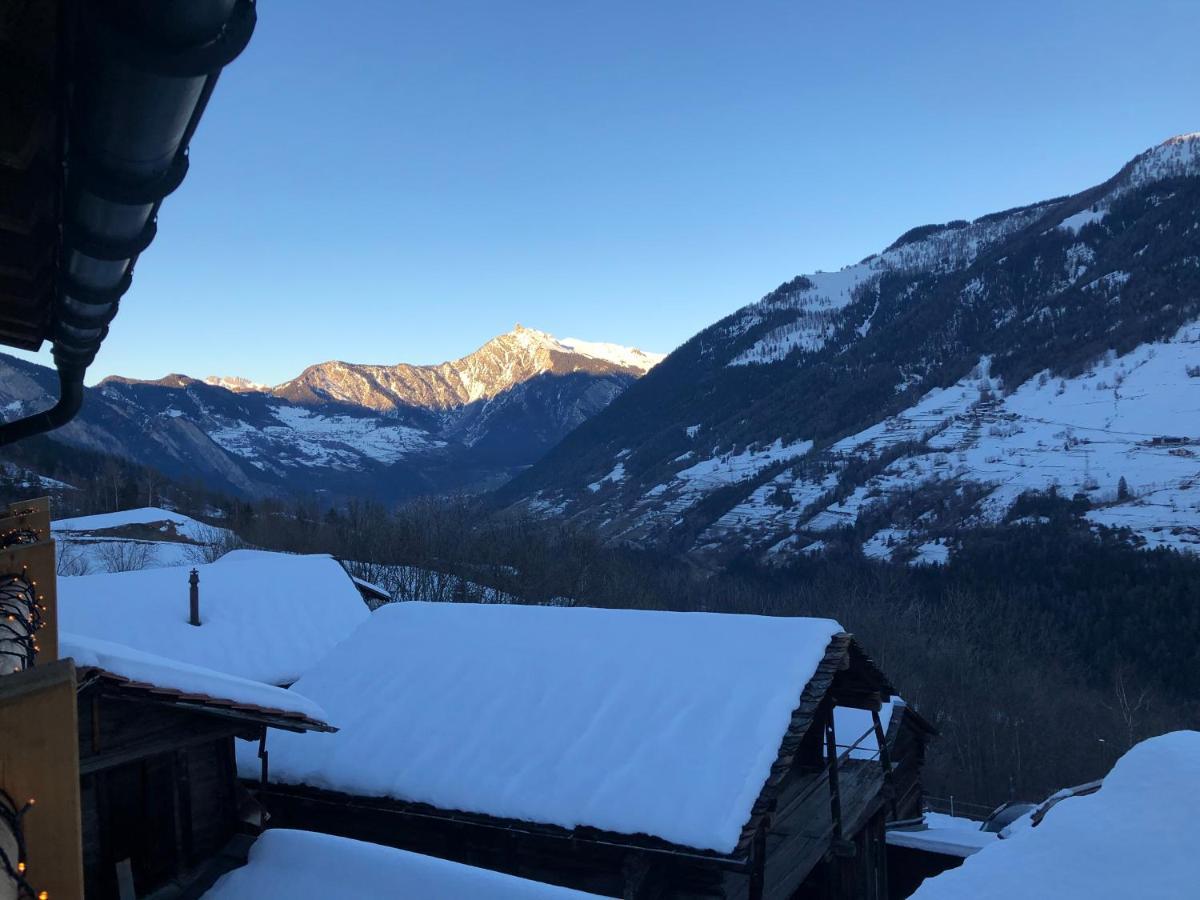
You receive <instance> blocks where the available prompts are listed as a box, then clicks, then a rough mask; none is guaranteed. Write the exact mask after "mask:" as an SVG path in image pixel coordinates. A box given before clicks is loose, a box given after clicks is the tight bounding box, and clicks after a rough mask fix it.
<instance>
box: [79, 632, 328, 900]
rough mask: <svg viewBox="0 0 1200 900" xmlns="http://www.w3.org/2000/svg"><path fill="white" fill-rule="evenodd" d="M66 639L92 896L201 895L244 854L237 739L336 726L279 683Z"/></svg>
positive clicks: (95, 899) (114, 899)
mask: <svg viewBox="0 0 1200 900" xmlns="http://www.w3.org/2000/svg"><path fill="white" fill-rule="evenodd" d="M62 644H63V654H64V655H69V656H72V657H73V658H74V659H75V662H76V682H77V709H78V723H79V724H78V735H79V775H80V788H81V791H80V795H81V808H82V835H83V869H84V885H85V889H86V896H87V898H88V900H109V898H111V900H118V898H120V900H124V898H127V897H146V896H149V895H151V894H153V896H154V897H155V898H162V900H165V898H169V897H185V896H196V895H197V894H196V893H195V891H196V890H197V889H198V888H199V887H200V886H204V885H207V884H211V882H212V880H213V879H214V878H215V877H216V876H217V875H219V874H220V873H221V872H223V871H225V870H226V869H228V868H229V867H230V866H232V865H236V864H237V862H239V861H240V859H239V858H238V855H237V854H236V853H234V854H230V853H223V851H224V850H225V848H226V847H227V845H229V844H230V842H231V841H232V840H233V839H234V838H235V836H236V834H237V833H238V830H239V822H240V819H241V815H240V813H239V807H240V806H241V805H242V799H241V797H242V796H244V794H245V791H244V789H243V788H241V787H240V786H239V784H238V782H237V777H236V769H235V762H234V739H235V738H245V739H248V740H253V741H256V742H258V741H261V740H262V737H263V734H264V733H265V730H266V729H267V728H278V729H284V730H287V731H292V732H303V731H311V730H316V731H330V730H332V729H331V727H330V726H329V725H327V724H326V723H325V722H324V720H323V716H322V714H321V713H320V711H319V710H318V709H317V708H316V707H315V706H313V705H312V704H309V703H308V702H307V701H305V700H304V698H303V697H300V696H298V695H295V694H292V693H291V692H288V691H284V690H281V689H279V688H275V687H272V686H269V685H259V684H254V683H253V682H249V681H244V680H242V679H237V678H233V677H230V676H227V675H222V674H220V673H217V672H210V671H206V670H203V669H200V668H198V667H193V666H186V665H183V664H180V663H177V662H175V661H172V660H166V659H162V658H160V657H153V656H150V655H148V654H142V653H139V652H138V651H135V650H132V649H131V648H126V647H121V646H120V645H116V644H111V643H108V642H102V641H91V640H88V639H83V638H78V637H76V636H73V635H69V634H64V635H63V636H62ZM189 889H190V890H191V891H192V893H188V891H189Z"/></svg>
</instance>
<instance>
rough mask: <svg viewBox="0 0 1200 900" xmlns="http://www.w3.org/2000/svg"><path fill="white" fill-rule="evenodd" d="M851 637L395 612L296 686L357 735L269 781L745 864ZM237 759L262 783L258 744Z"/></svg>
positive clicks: (560, 614) (827, 628)
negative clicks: (787, 744)
mask: <svg viewBox="0 0 1200 900" xmlns="http://www.w3.org/2000/svg"><path fill="white" fill-rule="evenodd" d="M840 630H841V628H840V626H839V625H838V624H837V623H836V622H833V621H831V620H828V619H799V618H766V617H760V616H743V615H720V614H705V613H673V612H650V611H641V610H610V609H589V608H582V607H574V608H561V607H540V606H491V605H478V604H459V603H394V604H389V605H387V606H384V607H381V608H380V609H378V610H377V611H376V612H374V613H372V615H371V620H370V621H369V622H366V623H364V624H363V625H362V626H361V627H359V629H358V630H357V631H355V632H354V634H353V635H352V636H351V637H350V638H349V639H347V640H345V641H344V642H342V643H341V644H340V645H338V646H337V647H336V648H334V649H333V651H332V652H330V653H329V655H328V656H326V657H325V658H324V659H323V660H321V662H320V663H318V664H317V665H316V666H315V667H313V668H312V669H311V670H309V671H308V672H307V673H306V674H305V675H304V676H303V677H302V678H301V679H300V680H299V681H298V682H297V683H296V685H295V689H296V690H298V691H299V692H301V693H302V694H304V695H305V696H308V697H311V698H312V699H313V700H315V701H316V702H318V703H320V704H321V705H322V706H323V707H324V708H325V709H327V710H328V711H329V714H330V715H331V716H332V717H333V719H334V721H335V722H336V724H337V725H338V727H339V728H340V729H341V731H339V732H338V733H337V734H336V735H305V736H304V738H305V739H304V740H292V738H293V737H296V736H294V735H289V734H280V735H273V736H272V740H271V746H270V753H271V768H270V774H271V777H272V778H273V779H274V780H276V781H278V782H282V783H287V784H308V785H311V786H314V787H319V788H327V789H331V790H337V791H344V792H348V793H351V794H357V795H364V796H378V797H392V798H395V799H400V800H406V801H414V802H420V803H429V804H431V805H433V806H437V807H439V808H442V809H447V810H463V811H469V812H476V813H485V814H488V815H492V816H498V817H503V818H513V819H520V820H526V821H532V822H538V823H544V824H553V825H560V826H562V827H564V828H574V827H576V826H580V825H588V826H593V827H596V828H601V829H606V830H610V831H615V832H620V833H623V834H636V833H645V834H650V835H655V836H658V837H661V838H664V839H666V840H669V841H673V842H676V843H679V844H684V845H687V846H690V847H696V848H705V849H709V848H710V849H713V850H718V851H722V852H728V851H731V850H732V849H733V848H734V847H735V845H736V844H737V841H738V838H739V836H740V833H741V829H742V826H743V825H744V824H745V822H746V821H747V820H748V818H749V815H750V810H751V807H752V805H753V803H754V801H755V800H756V799H757V797H758V795H759V793H760V791H761V789H762V786H763V783H764V782H765V780H766V778H767V776H768V774H769V772H770V768H771V765H772V763H773V762H774V761H775V759H776V757H777V754H778V752H779V745H780V740H781V739H782V737H783V735H784V733H785V731H786V730H787V727H788V723H789V722H790V720H791V716H792V711H793V710H794V709H795V708H796V705H797V702H798V700H799V698H800V695H801V692H802V691H803V689H804V686H805V685H806V684H807V682H808V680H809V679H810V678H811V677H812V674H813V672H814V671H815V670H816V667H817V665H818V663H819V662H820V660H821V658H822V656H823V654H824V652H825V649H826V646H827V645H828V642H829V639H830V637H831V636H832V635H833V634H835V633H837V632H839V631H840ZM498 685H501V686H503V690H497V686H498ZM239 753H240V754H241V756H240V763H241V765H243V766H245V767H246V769H245V770H246V771H249V769H251V768H252V769H254V771H255V772H257V771H258V766H257V758H256V757H255V750H254V748H253V747H251V746H250V745H245V746H243V747H241V748H239Z"/></svg>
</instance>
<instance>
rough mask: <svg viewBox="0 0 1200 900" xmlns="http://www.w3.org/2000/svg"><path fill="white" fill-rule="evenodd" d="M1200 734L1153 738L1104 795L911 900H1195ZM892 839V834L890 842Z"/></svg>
mask: <svg viewBox="0 0 1200 900" xmlns="http://www.w3.org/2000/svg"><path fill="white" fill-rule="evenodd" d="M1197 808H1200V732H1196V731H1177V732H1174V733H1172V734H1164V735H1161V736H1160V737H1156V738H1151V739H1150V740H1148V741H1143V742H1142V743H1140V744H1138V745H1137V746H1135V747H1134V748H1133V749H1132V750H1130V751H1129V752H1128V753H1126V754H1125V755H1124V756H1123V757H1121V758H1120V759H1119V760H1118V761H1117V763H1116V765H1115V766H1113V769H1112V771H1111V772H1110V773H1109V774H1108V776H1107V777H1106V778H1105V779H1104V784H1103V785H1102V786H1101V788H1100V790H1099V791H1097V792H1096V793H1094V794H1090V795H1087V796H1078V797H1068V798H1067V799H1065V800H1062V801H1060V802H1059V803H1057V804H1056V805H1055V806H1054V807H1052V808H1051V809H1050V811H1049V812H1048V813H1047V814H1046V817H1045V818H1044V819H1043V820H1042V822H1041V824H1040V825H1038V826H1037V827H1035V828H1025V829H1021V830H1018V831H1015V832H1014V833H1013V834H1012V836H1011V837H1009V838H1008V839H1006V840H1002V841H996V842H994V843H992V844H991V845H990V846H988V847H986V848H985V849H984V850H982V851H981V852H979V853H976V854H975V855H973V856H971V857H970V858H969V859H968V860H966V862H964V863H963V865H962V866H961V867H960V868H957V869H952V870H950V871H948V872H943V873H942V874H941V875H938V876H936V877H935V878H931V879H929V880H928V881H926V882H925V883H924V884H922V885H921V887H920V888H918V889H917V892H916V893H915V894H914V895H913V900H951V898H953V900H960V898H963V897H971V898H973V900H1011V898H1013V897H1022V898H1029V900H1042V898H1045V900H1051V898H1053V900H1084V898H1086V900H1109V898H1111V900H1127V898H1131V897H1138V898H1156V900H1157V898H1162V900H1168V898H1171V900H1173V898H1179V900H1183V898H1186V897H1195V896H1196V895H1197V891H1196V887H1197V884H1198V881H1197V874H1196V850H1195V843H1196V809H1197ZM891 836H892V833H889V842H890V841H891Z"/></svg>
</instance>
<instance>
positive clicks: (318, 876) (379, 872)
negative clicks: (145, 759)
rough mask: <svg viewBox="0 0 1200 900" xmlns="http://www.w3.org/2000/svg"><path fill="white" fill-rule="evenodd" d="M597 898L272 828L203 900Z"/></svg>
mask: <svg viewBox="0 0 1200 900" xmlns="http://www.w3.org/2000/svg"><path fill="white" fill-rule="evenodd" d="M595 896H596V895H595V894H585V893H582V892H580V891H573V890H570V889H569V888H564V887H558V886H557V885H551V884H541V883H539V882H536V881H528V880H527V879H524V878H517V877H515V876H513V875H505V874H503V873H501V872H493V871H491V870H489V869H479V868H476V867H474V866H466V865H463V864H461V863H455V862H450V861H449V860H445V859H438V858H437V857H434V856H422V855H420V854H418V853H410V852H409V851H407V850H397V849H396V848H394V847H383V846H380V845H379V844H369V843H366V842H364V841H355V840H351V839H350V838H344V837H335V836H334V835H330V834H318V833H316V832H312V831H292V830H290V829H285V828H272V829H270V830H269V831H266V832H264V833H263V835H262V836H261V837H259V839H258V840H257V841H255V843H254V846H253V847H251V848H250V861H249V862H248V863H247V864H246V865H245V866H243V867H242V868H240V869H235V870H233V871H232V872H229V873H227V874H226V875H224V876H222V878H221V880H220V881H218V882H217V883H216V884H215V885H213V887H212V889H211V890H209V891H208V893H206V894H205V895H204V900H245V898H247V897H255V898H260V900H283V898H288V900H305V898H312V900H316V898H320V900H365V898H384V897H408V898H420V897H427V898H431V900H433V898H457V897H471V898H477V900H585V898H594V897H595Z"/></svg>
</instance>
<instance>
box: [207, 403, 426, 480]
mask: <svg viewBox="0 0 1200 900" xmlns="http://www.w3.org/2000/svg"><path fill="white" fill-rule="evenodd" d="M272 412H273V414H274V416H275V418H276V419H277V420H278V421H279V424H278V425H268V426H266V427H263V428H256V427H254V426H251V425H248V424H246V423H244V422H239V423H236V424H233V425H230V426H229V427H227V428H221V429H214V430H213V431H211V432H210V433H209V437H211V438H212V439H213V440H214V441H215V442H216V443H217V444H219V445H220V446H221V447H222V448H223V449H225V450H227V451H229V452H230V453H233V454H236V455H237V456H240V457H242V458H243V459H246V460H249V461H250V463H251V465H253V466H255V467H256V468H258V469H262V470H269V471H276V470H277V469H278V467H279V466H280V465H283V466H297V465H298V466H311V467H318V468H333V469H345V470H354V469H357V468H360V467H361V462H362V459H363V458H364V457H366V458H368V459H372V460H375V461H376V462H381V463H394V462H396V461H397V460H400V459H402V458H403V457H405V456H407V455H409V454H412V453H418V452H421V451H425V450H433V449H437V448H439V447H444V446H445V442H444V441H439V440H437V439H436V438H434V437H432V436H431V435H430V434H429V433H428V432H426V431H422V430H420V429H419V428H411V427H409V426H407V425H400V424H398V423H396V422H393V421H391V420H389V419H384V418H379V417H377V416H346V415H324V414H322V413H318V412H314V411H312V410H309V409H303V408H301V407H296V406H279V407H276V408H275V409H274V410H272ZM264 444H265V446H264ZM268 450H269V451H270V452H266V451H268Z"/></svg>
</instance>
